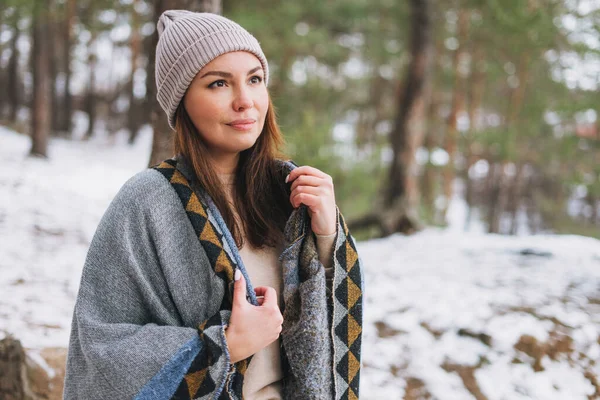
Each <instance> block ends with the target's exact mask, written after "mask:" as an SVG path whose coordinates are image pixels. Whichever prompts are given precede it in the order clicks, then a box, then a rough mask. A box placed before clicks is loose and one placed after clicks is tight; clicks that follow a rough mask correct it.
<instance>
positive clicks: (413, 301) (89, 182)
mask: <svg viewBox="0 0 600 400" xmlns="http://www.w3.org/2000/svg"><path fill="white" fill-rule="evenodd" d="M121 139H122V138H121ZM120 142H123V140H120ZM29 145H30V142H29V139H28V138H27V137H25V136H21V135H18V134H16V133H14V132H11V131H9V130H7V129H4V128H1V127H0V157H1V158H2V160H3V161H4V167H3V168H2V169H0V337H2V336H3V335H4V334H5V333H6V332H10V333H12V334H14V335H15V336H16V337H17V338H19V339H20V340H21V341H22V342H23V344H24V345H25V346H26V347H28V348H32V349H39V348H44V347H55V346H58V347H66V346H67V344H68V340H69V338H68V335H69V330H70V323H71V315H72V310H73V305H74V301H75V297H76V294H77V288H78V285H79V279H80V274H81V267H82V265H83V262H84V259H85V255H86V251H87V247H88V245H89V242H90V240H91V237H92V235H93V233H94V231H95V229H96V225H97V223H98V221H99V219H100V217H101V216H102V213H103V212H104V210H105V209H106V207H107V206H108V204H109V202H110V200H111V199H112V197H113V196H114V195H115V193H116V192H117V190H118V189H119V187H120V186H121V185H122V184H123V183H124V182H125V181H126V180H127V179H128V178H129V177H130V176H132V175H134V174H135V173H136V172H138V171H140V170H142V169H143V168H145V166H146V162H147V160H148V154H149V151H150V135H149V134H148V133H145V134H142V135H141V137H140V138H139V140H138V142H137V143H136V144H135V145H134V146H133V147H128V146H125V145H123V144H117V145H116V146H113V145H110V144H109V143H107V142H106V141H105V140H98V141H96V142H89V143H82V142H69V141H62V140H53V141H51V144H50V157H51V158H50V159H49V160H41V159H32V158H28V157H26V154H27V152H28V150H29ZM452 209H453V207H452V206H451V210H452ZM454 209H460V204H459V205H458V206H457V207H454ZM451 220H452V217H451ZM358 248H359V253H360V255H361V258H362V260H363V263H364V265H365V271H366V278H365V280H366V293H365V308H364V310H365V324H364V336H363V361H364V368H363V370H362V379H361V381H362V384H361V398H363V399H367V400H379V399H406V400H415V399H440V400H454V399H457V400H458V399H460V400H463V399H464V400H470V399H477V400H484V399H487V400H525V399H539V400H554V399H556V400H558V399H560V400H566V399H568V400H579V399H581V400H588V399H598V398H600V386H599V383H598V381H599V380H600V241H598V240H595V239H590V238H585V237H577V236H523V237H504V236H498V235H485V234H482V233H480V232H472V233H464V232H462V231H461V230H460V229H457V228H456V225H454V226H452V227H451V228H449V229H445V230H441V229H427V230H425V231H423V232H421V233H419V234H416V235H414V236H411V237H405V236H401V235H397V236H393V237H390V238H387V239H382V240H372V241H368V242H361V243H358Z"/></svg>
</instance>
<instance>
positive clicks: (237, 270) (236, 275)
mask: <svg viewBox="0 0 600 400" xmlns="http://www.w3.org/2000/svg"><path fill="white" fill-rule="evenodd" d="M241 277H242V273H241V272H240V270H239V269H236V270H235V274H233V279H234V280H236V281H239V280H240V278H241Z"/></svg>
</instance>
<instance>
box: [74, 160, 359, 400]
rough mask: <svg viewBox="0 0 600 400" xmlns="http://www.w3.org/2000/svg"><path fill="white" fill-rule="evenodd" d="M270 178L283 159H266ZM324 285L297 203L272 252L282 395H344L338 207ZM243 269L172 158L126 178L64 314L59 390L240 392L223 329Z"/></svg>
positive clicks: (352, 265)
mask: <svg viewBox="0 0 600 400" xmlns="http://www.w3.org/2000/svg"><path fill="white" fill-rule="evenodd" d="M278 165H279V166H280V170H281V178H282V179H284V178H285V176H286V175H287V174H288V173H289V172H290V171H291V170H292V169H293V168H295V165H294V164H292V163H290V162H283V161H282V162H278ZM338 222H339V223H338V234H337V238H336V241H335V247H334V251H333V260H332V265H333V267H334V275H333V282H332V286H331V287H329V286H328V285H327V282H326V279H325V272H324V268H323V266H322V264H321V263H320V262H319V259H318V254H317V250H316V243H315V238H314V235H313V234H312V231H311V228H310V218H309V216H308V212H307V209H306V207H304V206H301V207H300V208H298V209H295V210H294V211H293V212H292V214H291V215H290V216H289V219H288V221H287V223H286V227H285V240H286V244H285V247H284V250H283V252H282V254H281V256H280V258H279V260H280V261H281V267H282V274H283V282H284V289H283V300H284V301H283V307H282V314H283V317H284V322H283V327H282V332H281V356H282V367H283V372H284V382H283V390H284V398H285V399H303V400H304V399H329V398H333V399H356V398H358V388H359V379H360V354H361V334H362V329H361V326H362V288H363V272H362V269H361V268H362V267H361V263H360V260H359V258H358V254H357V252H356V247H355V243H354V240H353V238H352V237H351V235H350V233H349V232H348V228H347V226H346V224H345V222H344V219H343V218H342V216H341V214H340V213H339V211H338ZM236 268H238V269H239V270H240V272H241V273H242V274H243V275H244V277H245V278H246V284H247V293H248V301H250V302H251V303H253V304H255V305H257V304H258V302H257V299H256V297H255V294H254V290H253V288H252V283H251V281H250V279H249V277H248V275H247V273H246V270H245V268H244V265H243V262H242V260H241V258H240V255H239V252H238V249H237V247H236V245H235V242H234V241H233V238H232V235H231V233H230V232H229V230H228V229H227V226H226V225H225V223H224V221H223V218H222V217H221V214H220V213H219V210H218V209H217V207H216V206H215V204H214V203H213V202H212V200H211V199H210V197H209V196H208V195H207V194H206V193H205V192H204V191H203V190H202V188H201V187H199V185H198V183H197V181H196V180H195V179H194V174H193V173H192V171H191V169H190V168H189V166H188V165H187V163H186V162H185V160H183V159H182V158H174V159H170V160H166V161H165V162H163V163H161V164H160V165H158V166H157V167H155V168H153V169H149V170H146V171H144V172H141V173H139V174H137V175H136V176H135V177H133V178H132V179H130V180H129V181H128V182H127V183H126V184H125V185H124V186H123V188H122V189H121V190H120V191H119V193H118V194H117V196H116V197H115V199H114V200H113V202H112V203H111V205H110V207H109V208H108V210H107V211H106V213H105V215H104V216H103V218H102V221H101V222H100V225H99V226H98V230H97V231H96V234H95V235H94V239H93V241H92V244H91V246H90V250H89V252H88V256H87V259H86V263H85V265H84V270H83V274H82V278H81V285H80V289H79V293H78V297H77V303H76V305H75V310H74V314H73V325H72V331H71V340H70V344H69V352H68V357H67V374H66V378H65V392H64V398H65V399H106V398H111V399H130V398H134V399H236V400H237V399H242V385H243V379H244V373H245V371H246V369H247V367H248V365H249V363H250V361H251V357H250V358H248V359H246V360H242V361H240V362H238V363H235V364H232V363H231V362H230V358H229V352H228V350H227V343H226V341H225V334H224V328H225V326H226V325H227V324H228V322H229V317H230V314H231V299H232V295H233V294H232V290H233V275H234V272H235V270H236Z"/></svg>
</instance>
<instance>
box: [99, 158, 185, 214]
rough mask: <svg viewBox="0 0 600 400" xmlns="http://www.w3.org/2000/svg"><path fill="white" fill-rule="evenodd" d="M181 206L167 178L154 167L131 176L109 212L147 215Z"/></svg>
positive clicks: (113, 201)
mask: <svg viewBox="0 0 600 400" xmlns="http://www.w3.org/2000/svg"><path fill="white" fill-rule="evenodd" d="M174 207H178V208H181V202H180V200H179V198H178V197H177V194H176V193H175V191H174V190H173V188H172V187H171V184H170V183H169V182H168V181H167V179H166V178H165V177H164V176H163V175H162V174H161V173H160V172H158V171H156V170H154V169H151V168H150V169H146V170H144V171H141V172H139V173H137V174H135V175H134V176H132V177H131V178H129V179H128V180H127V181H126V182H125V183H124V184H123V186H122V187H121V189H120V190H119V192H118V193H117V194H116V196H115V197H114V199H113V200H112V202H111V204H110V206H109V208H108V210H107V213H108V214H112V215H124V214H126V215H127V216H129V217H131V216H134V215H139V216H144V215H145V216H147V215H148V214H153V213H157V212H165V211H167V210H169V209H171V208H174Z"/></svg>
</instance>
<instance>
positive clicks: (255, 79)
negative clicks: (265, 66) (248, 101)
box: [250, 75, 263, 83]
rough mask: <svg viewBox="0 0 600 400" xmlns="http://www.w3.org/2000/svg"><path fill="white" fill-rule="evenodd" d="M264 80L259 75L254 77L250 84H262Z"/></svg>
mask: <svg viewBox="0 0 600 400" xmlns="http://www.w3.org/2000/svg"><path fill="white" fill-rule="evenodd" d="M262 80H263V79H262V78H261V77H260V76H258V75H254V76H253V77H252V78H250V82H252V83H261V82H262Z"/></svg>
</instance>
